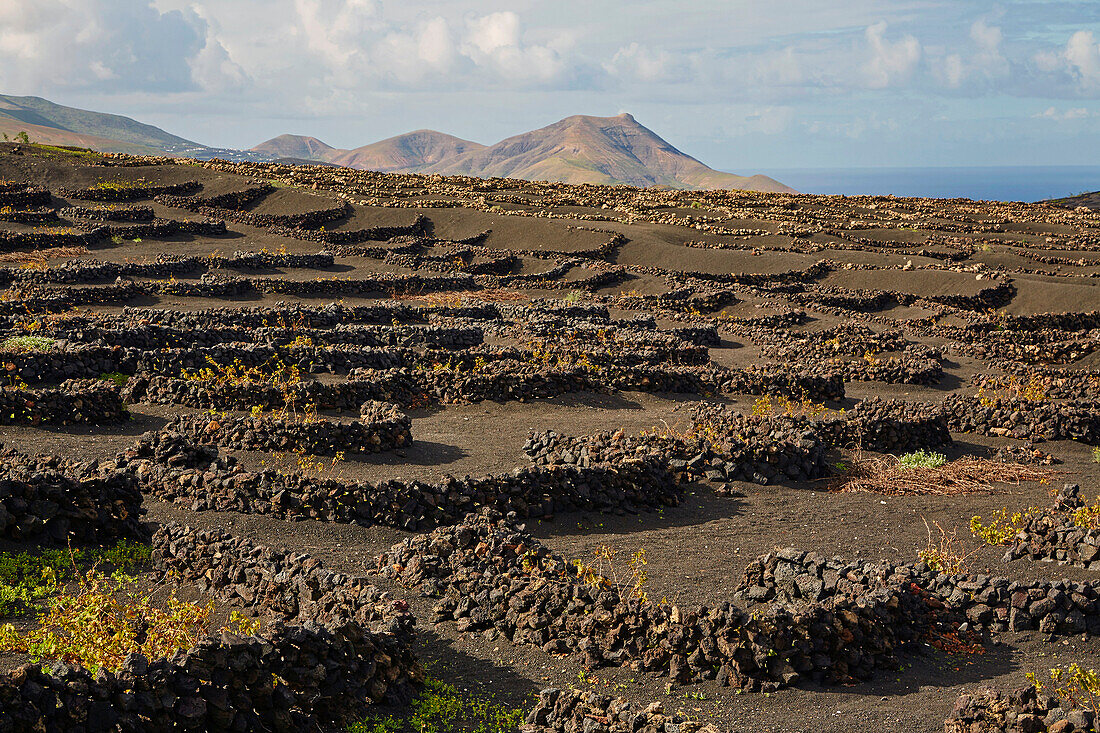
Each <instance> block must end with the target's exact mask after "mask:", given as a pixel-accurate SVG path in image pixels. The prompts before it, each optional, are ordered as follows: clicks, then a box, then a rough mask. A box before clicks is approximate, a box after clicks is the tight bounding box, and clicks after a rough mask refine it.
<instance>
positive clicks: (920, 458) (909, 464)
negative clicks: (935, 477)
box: [898, 450, 947, 468]
mask: <svg viewBox="0 0 1100 733" xmlns="http://www.w3.org/2000/svg"><path fill="white" fill-rule="evenodd" d="M898 463H899V464H900V465H901V466H902V467H903V468H939V467H940V466H942V465H943V464H945V463H947V456H945V455H944V454H943V453H933V452H932V451H925V450H918V451H913V452H912V453H906V454H905V455H903V456H902V457H901V458H899V459H898Z"/></svg>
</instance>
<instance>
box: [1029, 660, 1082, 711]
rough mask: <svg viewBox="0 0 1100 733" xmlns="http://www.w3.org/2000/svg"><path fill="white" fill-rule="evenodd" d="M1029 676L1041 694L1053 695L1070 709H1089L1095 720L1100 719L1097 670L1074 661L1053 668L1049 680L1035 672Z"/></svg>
mask: <svg viewBox="0 0 1100 733" xmlns="http://www.w3.org/2000/svg"><path fill="white" fill-rule="evenodd" d="M1027 678H1028V680H1029V681H1030V682H1031V683H1032V684H1033V685H1035V688H1036V690H1038V691H1039V693H1040V694H1042V695H1053V696H1054V697H1056V698H1058V699H1059V700H1061V701H1062V703H1063V705H1064V707H1066V708H1068V709H1077V710H1088V711H1089V712H1091V713H1092V714H1093V719H1094V720H1097V721H1100V672H1098V671H1097V670H1095V669H1085V668H1084V667H1082V666H1081V665H1079V664H1076V663H1074V664H1071V665H1069V666H1068V667H1055V668H1053V669H1051V670H1050V681H1049V682H1044V681H1043V680H1041V679H1039V677H1038V675H1036V674H1034V673H1028V675H1027Z"/></svg>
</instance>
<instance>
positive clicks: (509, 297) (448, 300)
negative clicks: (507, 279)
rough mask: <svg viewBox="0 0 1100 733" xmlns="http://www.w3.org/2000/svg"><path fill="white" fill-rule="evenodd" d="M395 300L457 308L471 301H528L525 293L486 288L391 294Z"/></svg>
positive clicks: (507, 289)
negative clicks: (447, 291)
mask: <svg viewBox="0 0 1100 733" xmlns="http://www.w3.org/2000/svg"><path fill="white" fill-rule="evenodd" d="M391 295H392V298H393V299H394V300H413V301H416V302H418V303H425V304H427V305H430V306H436V307H440V306H449V307H452V308H457V307H458V306H460V305H462V304H463V303H465V302H467V301H471V300H479V301H482V302H484V303H508V302H513V301H517V300H528V298H527V296H526V295H525V294H524V293H521V292H519V291H518V290H512V289H510V288H485V289H484V290H457V291H453V292H449V293H416V294H405V293H400V292H394V293H392V294H391Z"/></svg>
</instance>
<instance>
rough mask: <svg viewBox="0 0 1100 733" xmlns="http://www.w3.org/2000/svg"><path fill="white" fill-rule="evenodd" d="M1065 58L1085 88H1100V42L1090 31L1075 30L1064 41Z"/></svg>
mask: <svg viewBox="0 0 1100 733" xmlns="http://www.w3.org/2000/svg"><path fill="white" fill-rule="evenodd" d="M1064 55H1065V59H1066V62H1067V63H1068V64H1069V66H1070V68H1071V70H1072V72H1073V74H1074V76H1075V78H1076V79H1077V81H1078V82H1079V83H1080V84H1081V86H1082V87H1084V88H1086V89H1100V44H1097V42H1096V38H1095V36H1093V34H1092V31H1077V32H1076V33H1074V34H1073V36H1071V37H1070V39H1069V42H1068V43H1066V50H1065V54H1064Z"/></svg>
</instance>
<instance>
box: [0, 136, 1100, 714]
mask: <svg viewBox="0 0 1100 733" xmlns="http://www.w3.org/2000/svg"><path fill="white" fill-rule="evenodd" d="M0 179H2V180H0V364H2V365H3V372H2V373H3V374H4V375H5V380H6V381H5V383H4V385H3V387H2V388H0V441H2V442H3V443H4V446H5V450H4V453H3V456H2V458H3V461H0V464H2V467H0V509H2V511H0V545H2V546H0V553H12V552H16V551H31V552H38V551H40V550H41V548H42V547H46V546H50V547H62V548H64V547H67V546H69V545H70V544H71V545H72V546H73V547H74V548H76V547H80V548H91V547H97V546H99V545H101V544H103V543H108V544H109V543H110V542H113V541H116V540H117V539H118V538H120V537H126V538H130V539H133V540H136V541H140V542H143V543H146V544H147V546H148V547H149V549H150V551H151V552H152V554H153V558H154V561H155V562H154V563H153V564H152V565H151V566H150V567H149V568H147V570H146V571H145V574H144V575H143V576H142V578H143V582H147V583H149V584H150V585H151V586H152V585H155V586H157V587H158V588H159V587H161V586H162V585H163V586H179V587H181V589H182V590H181V592H186V593H189V594H191V596H192V597H195V598H198V599H200V600H202V601H203V602H206V601H207V600H210V601H214V602H215V603H216V604H217V606H216V608H217V612H218V613H219V614H221V615H222V616H223V617H226V618H228V617H229V614H230V613H231V611H232V610H239V611H244V612H245V613H246V614H248V615H249V617H250V618H251V617H253V616H254V617H255V618H257V619H260V620H261V621H263V622H264V623H265V624H267V626H264V627H263V628H262V629H260V630H259V631H255V632H254V633H245V634H243V635H235V634H234V635H221V634H212V635H208V636H204V637H202V639H201V643H199V644H197V645H195V646H194V648H193V649H191V650H185V651H184V652H183V653H180V654H177V655H175V656H169V657H167V658H164V659H159V660H157V659H154V660H146V659H144V658H143V657H142V658H139V657H137V656H127V657H126V659H125V661H124V662H123V664H122V666H121V667H120V671H119V672H118V674H117V675H106V674H100V675H94V674H92V673H91V672H90V671H89V670H87V669H83V668H79V667H66V668H62V667H60V666H58V665H50V664H45V665H39V666H32V667H30V668H24V669H23V670H22V671H19V672H14V673H13V674H11V675H0V728H4V729H11V730H33V729H36V728H37V729H52V728H56V729H70V728H73V727H75V726H79V725H85V726H89V729H92V728H93V727H94V725H99V726H100V728H99V729H103V730H110V729H112V726H116V725H123V726H129V727H133V728H140V727H141V726H142V725H145V726H146V727H148V726H149V725H150V722H149V721H159V722H157V723H156V724H157V725H169V723H168V722H167V721H179V720H184V719H185V720H187V721H188V723H187V724H188V725H190V726H191V727H194V728H195V729H202V730H226V731H228V730H239V729H251V730H262V729H276V728H278V727H280V726H282V727H284V728H285V729H294V728H295V726H297V727H298V728H317V727H325V726H328V727H329V728H331V729H334V730H335V729H345V728H347V726H348V725H349V724H350V723H351V722H353V720H354V719H362V718H364V717H367V716H372V715H374V716H378V715H381V716H387V717H393V716H396V717H397V718H400V717H401V716H402V715H407V714H408V712H409V711H410V710H411V708H410V707H409V696H410V695H414V694H418V691H421V690H423V689H424V687H423V685H422V684H421V680H422V677H423V675H424V673H425V666H426V668H427V671H428V673H430V674H432V675H436V676H438V677H442V678H443V681H444V682H449V683H453V684H454V685H456V686H457V687H458V688H460V689H463V690H466V691H467V693H468V694H472V695H476V696H482V695H485V696H490V695H491V696H493V697H495V698H497V699H498V700H500V701H502V702H503V703H505V704H506V705H508V706H510V707H512V708H514V709H516V710H518V711H520V717H522V718H523V719H524V720H526V721H527V723H526V725H527V726H528V727H526V728H525V730H527V731H530V732H531V733H549V732H550V731H556V732H560V731H562V730H577V729H579V730H585V729H586V728H587V729H588V730H589V731H591V730H593V729H596V730H600V729H603V730H607V731H615V732H616V733H619V732H620V731H623V732H625V731H631V732H633V731H639V730H641V731H653V732H654V733H657V731H663V733H668V731H670V730H676V729H677V728H678V729H679V730H680V731H682V732H683V731H693V732H695V733H698V732H699V731H708V733H714V731H739V730H752V731H775V732H776V733H778V732H779V731H784V732H786V731H792V730H815V731H837V732H839V731H851V730H882V731H886V730H905V731H918V732H927V733H931V732H933V731H936V732H937V733H938V731H942V730H945V721H947V723H946V725H947V726H948V727H947V728H946V729H947V730H952V731H955V730H966V731H968V733H969V732H970V731H973V730H1012V729H1013V728H1012V727H1011V726H1012V725H1015V723H1009V722H1007V721H1006V716H1007V717H1010V718H1012V719H1013V720H1015V721H1021V720H1023V721H1027V722H1026V723H1025V725H1027V726H1028V729H1030V730H1040V731H1041V730H1044V729H1049V728H1051V727H1052V726H1050V725H1049V724H1050V723H1058V724H1060V723H1061V721H1062V720H1063V719H1065V720H1066V721H1070V722H1071V723H1072V724H1073V725H1074V726H1077V727H1082V728H1084V727H1086V726H1088V725H1091V723H1090V722H1089V718H1088V715H1087V714H1086V711H1085V710H1083V709H1080V707H1079V706H1078V708H1077V709H1074V706H1073V705H1072V704H1071V703H1070V702H1066V701H1058V700H1052V699H1048V698H1047V696H1041V697H1040V696H1035V695H1033V694H1032V693H1027V692H1020V693H1011V691H1013V690H1019V689H1020V688H1023V687H1025V686H1026V685H1027V684H1028V683H1027V677H1026V675H1027V674H1028V673H1037V674H1040V675H1046V674H1047V670H1049V669H1050V668H1051V667H1055V666H1066V665H1069V664H1071V663H1081V664H1083V665H1085V666H1086V667H1089V666H1092V667H1095V666H1097V665H1096V660H1097V659H1098V658H1100V646H1098V642H1097V638H1098V637H1100V577H1097V575H1096V573H1097V570H1098V569H1100V526H1096V525H1095V523H1094V517H1095V516H1096V514H1097V513H1100V509H1097V508H1096V506H1095V502H1096V501H1097V499H1096V495H1097V494H1100V464H1098V463H1096V461H1095V459H1094V455H1093V451H1094V449H1095V448H1096V447H1098V446H1100V371H1098V369H1100V295H1098V293H1100V290H1098V288H1100V214H1097V213H1096V212H1092V211H1086V210H1079V209H1069V208H1065V207H1062V206H1057V205H1054V204H1049V203H1044V204H1019V203H1012V204H997V203H979V202H970V201H965V200H949V201H940V200H930V199H907V198H894V197H871V196H867V197H821V196H809V195H801V194H793V193H753V192H746V191H719V190H715V191H705V192H700V191H671V190H658V189H654V188H630V187H623V186H617V187H599V186H591V185H569V184H563V183H552V184H548V183H534V182H530V181H525V180H519V179H494V180H493V181H492V182H491V183H490V182H486V181H485V180H482V179H473V178H466V177H440V176H419V175H399V174H383V173H377V172H367V171H356V170H352V169H348V168H332V167H323V166H290V165H279V164H268V163H242V164H235V163H225V162H216V163H215V162H206V163H193V162H180V161H176V160H172V159H169V158H163V157H156V158H154V157H131V156H125V155H102V156H99V155H88V154H86V153H67V152H65V151H59V150H57V149H52V148H43V147H38V146H34V145H30V146H28V145H10V144H8V145H0ZM36 453H42V454H45V456H46V457H34V454H36ZM937 454H942V455H937ZM902 456H906V458H905V459H904V461H903V460H901V457H902ZM941 461H943V462H945V463H944V465H937V464H939V463H940V462H941ZM1066 484H1069V486H1066ZM1090 507H1092V509H1090ZM1000 510H1005V514H1004V515H1003V516H1002V517H1001V521H1000V522H999V523H996V524H993V519H992V518H993V516H994V514H995V513H996V512H999V511H1000ZM1017 511H1019V512H1020V516H1019V518H1018V519H1015V520H1014V519H1013V514H1014V513H1015V512H1017ZM143 512H144V513H143ZM975 516H979V517H981V519H980V520H979V522H978V525H977V526H978V528H979V529H982V530H983V531H982V532H981V533H979V535H984V536H985V537H987V538H989V539H992V540H993V541H994V542H996V543H998V544H987V543H986V541H985V540H984V539H982V537H981V536H979V535H975V534H972V533H971V526H972V518H973V517H975ZM139 520H140V521H139ZM1006 522H1007V523H1008V525H1007V526H1006V524H1005V523H1006ZM981 525H984V527H983V526H981ZM991 525H992V528H991ZM941 530H942V533H941ZM643 551H644V552H643ZM922 558H923V560H922ZM953 560H956V561H958V567H952V566H951V563H952V561H953ZM925 561H929V562H931V563H932V565H929V563H928V562H925ZM944 563H946V564H944ZM4 567H8V565H5V566H4ZM954 570H957V571H958V572H953V571H954ZM945 571H952V572H945ZM372 586H373V587H372ZM26 610H27V609H22V610H21V611H20V613H25V612H26ZM9 620H14V621H17V622H18V624H20V629H25V628H30V627H33V625H34V623H35V622H34V619H33V615H31V616H28V615H24V616H20V617H18V618H13V619H0V621H3V622H7V621H9ZM414 621H415V623H414ZM275 622H278V623H275ZM28 661H29V660H28V658H27V656H26V655H25V654H18V653H14V652H11V651H10V650H9V651H4V650H0V665H3V667H4V669H5V670H15V669H16V668H19V667H20V666H21V665H24V664H26V663H27V662H28ZM135 685H153V688H152V689H151V690H150V691H149V692H150V694H144V693H143V694H132V692H131V690H133V689H136V688H135V687H134V686H135ZM989 685H992V686H994V687H996V688H997V689H999V690H1001V691H1002V694H999V695H998V694H996V693H993V692H988V691H983V692H979V691H978V690H979V688H984V687H986V686H989ZM572 688H576V689H575V690H574V689H572ZM433 689H437V688H436V687H431V686H429V687H428V692H427V693H422V694H425V695H426V696H428V697H425V698H422V699H423V700H429V699H430V695H431V694H432V693H431V690H433ZM142 690H144V688H142ZM153 692H155V694H152V693H153ZM535 694H538V698H537V702H535V701H534V697H533V696H534V695H535ZM615 698H622V699H621V700H616V699H615ZM55 701H59V702H58V704H55ZM655 703H660V704H659V705H655ZM460 707H468V708H469V711H470V714H471V715H473V713H474V711H475V710H476V709H477V706H475V705H473V704H470V705H468V706H460ZM88 710H94V711H96V712H95V715H96V716H99V717H94V716H92V715H90V714H88V713H87V712H86V711H88ZM1008 713H1011V715H1008ZM112 716H114V717H112ZM998 716H1000V717H998ZM512 717H513V718H514V716H512ZM93 718H94V719H93ZM90 719H93V720H92V722H91V723H89V720H90ZM510 719H512V718H510ZM1074 721H1076V722H1074ZM1078 723H1080V726H1078ZM386 725H389V723H386ZM708 725H709V726H712V727H711V728H706V727H704V726H708ZM670 726H671V727H670ZM975 726H977V727H975ZM983 726H984V727H983ZM391 727H392V726H391ZM516 727H518V726H516V725H514V724H512V723H509V724H508V726H507V729H509V730H511V729H515V728H516ZM1018 727H1019V726H1016V728H1018ZM1053 729H1054V730H1058V728H1057V727H1055V728H1053ZM1061 730H1063V731H1064V730H1066V726H1065V725H1061Z"/></svg>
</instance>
